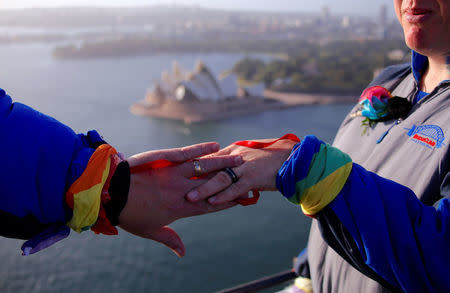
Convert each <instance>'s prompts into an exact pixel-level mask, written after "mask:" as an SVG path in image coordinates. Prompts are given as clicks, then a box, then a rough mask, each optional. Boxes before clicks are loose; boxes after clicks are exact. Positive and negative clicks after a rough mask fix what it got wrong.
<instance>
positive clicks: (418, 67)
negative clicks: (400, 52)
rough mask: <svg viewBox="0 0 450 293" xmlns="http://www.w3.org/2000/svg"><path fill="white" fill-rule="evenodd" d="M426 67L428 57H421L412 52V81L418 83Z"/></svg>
mask: <svg viewBox="0 0 450 293" xmlns="http://www.w3.org/2000/svg"><path fill="white" fill-rule="evenodd" d="M427 66H428V57H427V56H424V55H421V54H419V53H417V52H416V51H414V50H413V51H412V54H411V68H412V72H413V76H414V79H415V80H416V81H417V84H419V83H420V79H421V78H422V74H423V72H424V71H425V69H426V68H427Z"/></svg>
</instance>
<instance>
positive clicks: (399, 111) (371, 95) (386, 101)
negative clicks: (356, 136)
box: [351, 86, 412, 134]
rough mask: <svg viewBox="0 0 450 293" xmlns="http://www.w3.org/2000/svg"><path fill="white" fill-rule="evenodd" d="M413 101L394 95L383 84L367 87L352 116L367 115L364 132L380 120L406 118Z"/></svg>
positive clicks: (363, 123)
mask: <svg viewBox="0 0 450 293" xmlns="http://www.w3.org/2000/svg"><path fill="white" fill-rule="evenodd" d="M411 107H412V106H411V102H410V101H408V100H407V99H406V98H401V97H397V96H395V97H393V96H392V94H391V93H390V92H389V91H388V90H387V89H385V88H384V87H382V86H373V87H370V88H367V89H365V90H364V92H363V93H362V95H361V97H360V98H359V107H358V109H357V110H356V112H354V113H352V114H351V116H352V117H365V119H364V120H362V126H363V127H364V130H363V134H364V133H365V132H366V131H367V128H368V127H373V126H374V125H375V124H376V123H377V122H379V121H386V120H389V119H399V118H405V117H406V116H407V115H408V113H409V111H410V110H411Z"/></svg>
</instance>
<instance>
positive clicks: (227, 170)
mask: <svg viewBox="0 0 450 293" xmlns="http://www.w3.org/2000/svg"><path fill="white" fill-rule="evenodd" d="M222 171H224V172H225V173H227V174H228V176H230V179H231V182H232V183H236V182H238V181H239V177H238V176H237V175H236V173H234V171H233V169H231V168H225V169H223V170H222Z"/></svg>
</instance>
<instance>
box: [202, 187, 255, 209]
mask: <svg viewBox="0 0 450 293" xmlns="http://www.w3.org/2000/svg"><path fill="white" fill-rule="evenodd" d="M249 191H250V190H249V189H248V188H247V187H246V186H245V184H244V183H243V182H242V181H238V182H236V183H235V184H231V185H230V186H228V188H226V189H225V190H223V191H221V192H219V193H218V194H216V195H214V196H212V197H210V198H208V202H209V203H210V204H211V205H220V204H223V203H226V202H229V201H233V200H235V199H238V198H240V197H242V196H243V194H245V193H247V194H248V192H249ZM247 197H248V196H247Z"/></svg>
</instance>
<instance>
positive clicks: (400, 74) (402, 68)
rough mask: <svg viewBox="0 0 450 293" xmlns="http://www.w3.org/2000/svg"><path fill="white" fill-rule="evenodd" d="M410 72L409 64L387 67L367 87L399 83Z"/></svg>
mask: <svg viewBox="0 0 450 293" xmlns="http://www.w3.org/2000/svg"><path fill="white" fill-rule="evenodd" d="M410 72H411V64H410V63H405V64H398V65H391V66H388V67H386V68H385V69H383V70H382V71H381V73H380V74H379V75H377V76H376V77H375V78H374V80H372V82H371V83H370V84H369V85H368V86H367V87H371V86H376V85H382V84H386V83H391V82H395V81H400V80H401V79H403V78H404V77H405V76H406V75H407V74H409V73H410ZM394 86H395V85H394Z"/></svg>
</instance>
